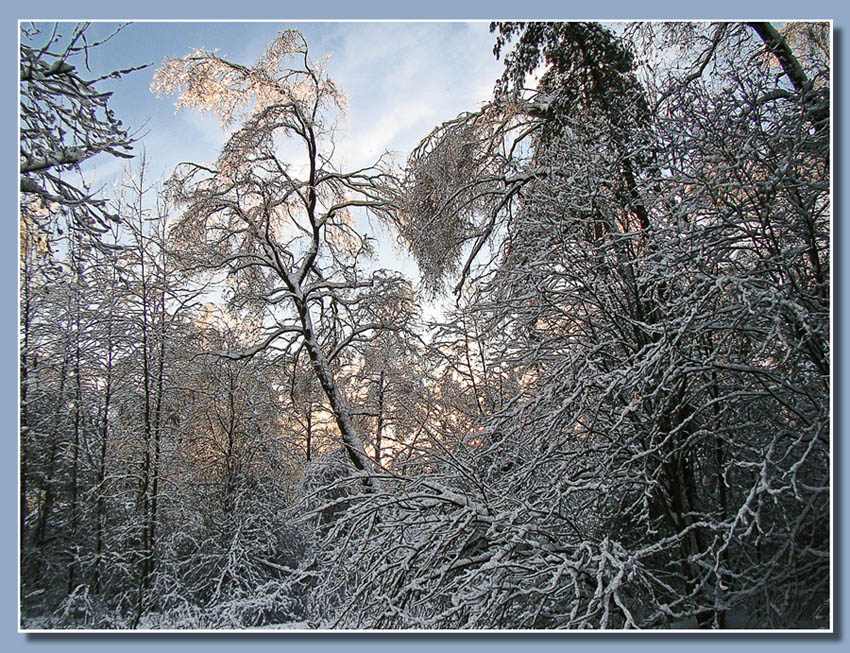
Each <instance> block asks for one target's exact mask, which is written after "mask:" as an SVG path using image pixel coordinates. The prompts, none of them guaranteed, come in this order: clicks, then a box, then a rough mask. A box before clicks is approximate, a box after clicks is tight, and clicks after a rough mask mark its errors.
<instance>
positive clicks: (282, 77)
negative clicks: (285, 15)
mask: <svg viewBox="0 0 850 653" xmlns="http://www.w3.org/2000/svg"><path fill="white" fill-rule="evenodd" d="M154 88H155V90H156V91H157V92H158V93H160V94H162V93H170V92H179V93H180V100H179V103H178V106H179V107H187V108H188V107H197V108H199V109H201V110H207V111H212V112H214V113H215V114H216V115H217V116H218V117H219V118H220V119H221V120H222V121H223V123H224V124H226V125H232V124H234V123H236V124H237V127H236V128H235V130H234V131H233V133H232V134H231V135H230V137H229V139H228V141H227V143H226V144H225V146H224V147H223V149H222V151H221V153H220V155H219V157H218V160H217V161H216V163H215V164H214V166H212V167H210V166H205V165H199V164H184V165H182V166H181V167H180V168H179V169H178V171H177V172H176V173H175V175H174V176H173V177H172V179H171V181H170V190H171V193H172V195H173V197H174V198H175V200H176V201H177V202H178V203H179V204H180V205H181V206H182V207H183V214H182V216H181V218H180V219H179V221H178V222H177V224H176V225H175V227H174V229H173V231H172V236H173V242H174V243H175V249H176V250H177V251H178V252H179V255H180V256H181V257H182V260H183V264H184V265H185V266H186V267H187V268H191V269H194V270H197V271H199V272H200V271H222V272H224V273H226V275H227V283H228V284H229V286H230V291H231V295H230V301H231V304H232V305H233V306H234V307H240V308H242V309H244V310H246V311H250V312H252V314H253V315H254V316H256V319H257V320H258V323H259V324H260V325H261V331H262V333H261V334H258V337H257V339H256V342H255V344H254V345H253V346H252V347H251V348H249V349H247V350H245V351H242V352H230V355H231V356H236V357H239V356H250V355H252V354H254V353H256V352H259V351H261V350H264V349H267V348H275V349H276V350H280V351H288V352H295V351H298V350H303V351H304V352H306V354H307V355H308V356H309V359H310V361H311V364H312V367H313V371H314V373H315V375H316V378H317V379H318V382H319V385H320V386H321V388H322V390H323V392H324V394H325V396H326V398H327V401H328V405H329V407H330V410H331V412H332V414H333V415H334V418H335V421H336V424H337V427H338V429H339V433H340V436H341V438H342V442H343V445H344V447H345V450H346V451H347V452H348V455H349V458H350V461H351V463H352V465H353V466H354V468H356V469H357V470H359V471H360V472H362V473H364V474H365V476H364V482H365V483H367V484H372V485H374V484H375V481H374V479H372V480H370V477H369V473H370V472H371V470H372V462H371V459H370V458H369V456H368V455H367V453H366V450H365V448H364V445H363V441H362V439H361V436H360V434H359V433H358V432H357V430H356V428H355V426H354V423H353V421H352V415H351V403H350V401H349V400H348V399H346V398H345V397H344V393H343V389H342V388H341V387H340V385H339V383H338V382H337V380H336V378H335V374H334V371H333V365H334V362H335V360H336V359H337V358H338V357H339V356H340V355H341V354H342V353H343V352H344V351H345V349H346V348H347V347H349V346H350V345H351V344H352V343H353V342H356V341H358V340H360V339H362V338H363V337H364V336H366V335H368V334H373V333H376V332H378V331H381V330H383V329H394V328H396V325H395V324H393V323H392V321H389V322H387V321H386V320H384V319H383V317H382V314H380V313H375V314H373V312H372V311H371V310H370V307H371V306H372V305H373V304H374V303H375V301H376V298H378V297H381V296H382V295H393V294H395V293H396V288H397V286H398V285H399V283H400V279H399V278H398V277H397V276H396V275H393V274H389V273H384V272H377V273H374V274H369V273H367V272H365V271H364V268H363V266H362V261H363V259H364V257H366V256H367V255H368V254H369V251H370V249H371V244H370V242H369V239H368V237H367V236H364V235H362V234H361V233H360V232H358V231H357V230H356V229H355V217H356V216H354V215H353V212H354V211H360V210H370V211H372V212H375V213H381V212H383V211H384V210H385V202H384V200H382V199H381V197H380V196H379V195H378V193H377V192H376V187H377V184H378V183H379V182H380V181H381V180H382V178H383V177H384V173H383V172H382V171H381V170H379V169H377V168H374V167H372V168H364V169H361V170H355V171H350V172H346V171H341V170H339V169H338V168H337V167H336V166H335V164H334V161H333V155H334V141H333V138H334V129H335V121H336V119H337V115H338V112H339V111H341V110H342V109H343V107H344V98H343V95H342V92H341V90H340V89H339V88H338V87H337V86H336V85H335V84H334V82H333V80H331V79H330V78H329V77H328V75H327V74H326V72H325V70H324V67H323V64H322V62H314V61H311V60H310V58H309V54H308V48H307V44H306V42H305V41H304V38H303V36H302V35H301V34H300V33H298V32H297V31H293V30H288V31H285V32H283V33H281V34H280V35H279V36H278V37H277V38H275V39H274V40H273V41H272V42H271V43H270V44H269V46H268V48H267V50H266V53H265V54H264V55H263V56H262V57H261V58H260V60H259V61H258V62H257V63H256V64H255V65H254V66H252V67H247V66H243V65H241V64H237V63H232V62H229V61H226V60H225V59H223V58H221V57H219V56H217V55H215V54H213V53H210V52H202V51H199V52H194V53H192V54H190V55H187V56H186V57H183V58H182V59H174V60H169V61H167V62H166V63H165V65H164V66H163V67H162V68H161V69H160V70H159V71H157V74H156V76H155V80H154Z"/></svg>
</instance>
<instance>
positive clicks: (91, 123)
mask: <svg viewBox="0 0 850 653" xmlns="http://www.w3.org/2000/svg"><path fill="white" fill-rule="evenodd" d="M89 26H90V24H89V23H80V24H76V25H71V24H60V23H57V24H54V25H52V26H49V27H48V28H47V31H46V32H42V29H44V26H37V25H30V26H26V25H23V24H22V26H21V43H20V83H21V88H20V118H21V133H20V148H21V156H20V190H21V192H22V193H23V194H24V196H25V197H31V196H34V197H38V198H40V199H41V201H42V202H43V203H57V204H59V205H60V206H62V207H64V208H65V209H66V210H67V211H68V212H69V213H70V214H71V215H73V216H74V219H73V221H72V226H73V227H74V228H76V229H79V230H81V231H82V232H84V233H86V234H88V235H89V236H92V237H93V238H94V242H95V243H97V242H98V240H99V239H98V236H99V234H102V233H104V232H105V231H106V230H107V229H108V226H109V223H110V222H111V221H114V220H115V219H116V216H115V215H114V214H113V213H111V212H110V210H109V208H108V204H107V200H106V199H105V198H98V197H96V196H95V195H94V194H93V193H92V192H90V191H89V190H88V189H87V188H86V187H85V186H84V185H82V184H81V183H79V182H72V181H69V180H68V175H67V173H69V172H71V171H79V168H80V164H82V163H83V162H84V161H87V160H89V159H91V158H93V157H96V156H98V155H101V154H107V155H111V156H116V157H120V158H130V157H131V156H132V154H131V153H130V152H131V149H132V144H133V142H134V136H133V134H131V133H130V132H129V131H128V130H127V128H125V127H124V126H123V125H122V123H121V121H120V120H119V119H118V118H117V117H116V116H115V114H114V113H113V111H112V109H110V107H109V98H110V96H111V95H112V93H110V92H103V91H101V90H100V87H99V86H98V85H99V83H100V82H102V81H104V80H106V79H108V78H120V77H122V76H124V75H127V74H129V73H131V72H133V71H136V70H141V69H142V68H145V67H146V66H137V67H133V68H128V69H124V70H116V71H112V72H110V73H108V74H106V75H102V76H100V77H95V78H91V79H89V78H87V76H86V75H85V73H83V72H82V71H80V70H78V68H77V66H78V65H79V63H80V61H82V64H83V65H85V66H86V67H88V53H89V49H90V48H95V47H99V46H102V45H103V44H105V43H107V42H108V41H109V40H110V39H111V38H112V37H113V36H114V35H115V34H116V33H117V32H118V31H120V30H121V29H122V28H123V26H121V27H119V28H118V29H116V30H115V31H114V32H113V33H112V34H110V35H109V36H107V37H105V38H103V39H100V40H97V41H92V42H90V41H89V39H88V37H87V34H86V32H87V30H88V29H89ZM60 30H62V31H65V30H68V31H69V32H70V33H68V32H66V36H63V34H62V33H61V32H60ZM38 39H41V41H42V42H41V43H36V41H37V40H38Z"/></svg>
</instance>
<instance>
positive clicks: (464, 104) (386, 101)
mask: <svg viewBox="0 0 850 653" xmlns="http://www.w3.org/2000/svg"><path fill="white" fill-rule="evenodd" d="M116 26H117V23H112V22H96V23H94V24H93V25H92V26H91V28H90V29H89V30H88V32H87V35H88V36H89V38H90V39H91V38H94V37H101V38H102V37H103V36H106V35H107V34H109V33H111V32H112V31H113V30H114V29H115V27H116ZM62 27H63V28H64V29H65V31H66V32H67V33H70V32H71V30H72V28H73V24H72V23H67V24H64V25H63V26H62ZM290 28H296V29H298V30H299V31H301V32H302V33H303V34H304V36H305V38H306V40H307V43H308V46H309V48H310V52H311V55H312V58H313V59H319V58H320V57H323V56H325V55H330V59H329V60H328V62H327V69H328V72H329V74H330V75H331V77H332V78H333V79H334V80H335V81H336V82H337V84H338V85H340V86H341V87H342V88H343V89H344V91H345V92H346V94H347V95H348V100H349V108H348V111H347V112H346V115H345V118H344V120H343V121H342V122H340V124H339V128H340V129H339V132H338V137H337V153H338V164H343V165H345V166H346V167H358V168H359V167H362V166H365V165H369V164H371V163H373V162H374V161H375V160H376V159H377V158H378V157H379V156H380V155H381V154H382V153H383V152H384V151H386V150H390V151H392V152H395V153H397V154H398V157H399V160H400V162H403V161H404V159H405V158H406V156H407V154H408V153H409V152H410V150H411V149H412V148H413V147H415V145H416V144H417V143H418V142H419V141H420V140H421V139H422V138H423V137H424V136H426V135H427V134H428V133H429V132H430V131H431V129H432V128H433V127H434V126H436V125H437V124H439V123H441V122H443V121H445V120H449V119H451V118H454V117H455V116H456V115H457V114H458V113H460V112H462V111H470V110H474V109H476V108H478V107H479V106H481V104H482V103H483V102H485V101H486V100H487V99H488V98H489V97H490V96H491V93H492V89H493V85H494V82H495V80H496V79H497V77H498V76H499V75H500V74H501V70H502V64H501V62H499V61H497V60H496V58H495V57H494V55H493V53H492V48H493V42H494V36H493V35H492V34H490V32H489V23H488V22H486V21H482V22H290V23H282V22H277V21H275V22H226V23H222V22H138V23H133V24H130V25H127V26H126V27H125V28H124V29H123V30H121V31H120V32H119V33H118V34H116V35H115V36H114V37H113V38H112V39H111V40H110V41H109V42H108V43H106V44H104V45H102V46H100V47H98V48H93V49H92V50H91V52H90V57H89V64H90V66H91V69H92V73H93V74H103V73H107V72H110V71H112V70H116V69H123V68H129V67H132V66H138V65H141V64H145V63H150V64H152V65H151V66H150V67H149V68H147V69H145V70H142V71H139V72H135V73H132V74H131V75H128V76H126V77H124V78H122V79H121V80H118V81H114V82H113V81H112V80H106V81H104V82H102V83H101V85H102V87H103V88H104V89H105V90H106V89H108V90H113V91H114V95H113V97H112V99H111V100H110V106H111V107H112V108H113V110H114V111H115V113H116V115H117V116H118V117H119V118H120V119H121V120H122V121H123V122H124V124H125V126H127V127H129V128H131V129H134V130H135V129H141V130H142V133H141V141H140V142H139V144H138V145H137V147H136V151H137V152H140V151H141V150H142V148H143V149H144V151H145V153H146V155H147V159H148V163H149V166H150V172H151V173H153V174H152V176H153V177H154V178H156V177H161V178H163V179H164V178H166V177H167V176H168V175H170V174H171V172H172V171H173V169H174V167H175V165H176V164H178V163H179V162H181V161H195V162H205V161H212V160H214V159H215V157H216V155H217V153H218V151H219V148H220V147H221V146H222V144H223V143H224V140H225V138H226V135H227V132H226V131H225V130H224V129H223V128H222V127H221V126H220V125H219V123H218V121H217V119H216V118H215V117H214V116H211V115H202V114H200V113H198V112H197V111H181V112H180V113H175V107H174V103H175V101H176V98H175V97H173V96H172V97H163V98H157V97H156V96H155V95H154V94H153V93H151V91H150V83H151V80H152V77H153V74H154V72H155V71H156V69H157V68H158V67H159V66H160V64H161V63H162V62H163V60H164V59H165V58H168V57H180V56H183V55H185V54H188V53H189V52H191V51H193V50H195V49H201V48H202V49H207V50H216V51H217V52H218V54H219V55H221V56H223V57H225V58H227V59H229V60H231V61H235V62H238V63H241V64H246V65H251V64H253V63H254V62H255V61H256V60H257V59H258V58H259V56H260V55H261V54H262V52H263V51H264V49H265V47H266V46H267V44H268V43H269V42H270V41H271V40H272V39H273V38H274V37H275V35H276V34H277V33H278V32H280V31H281V30H283V29H290ZM36 42H38V43H40V41H36ZM77 65H78V66H79V65H81V62H80V61H78V62H77ZM92 164H93V167H92V168H90V169H89V170H88V173H87V176H88V178H89V179H93V180H96V185H100V184H101V183H111V181H110V180H114V179H115V178H116V177H117V175H119V174H120V173H121V171H122V168H124V167H125V166H127V162H126V161H123V160H120V159H114V158H111V157H106V156H101V157H97V158H95V159H93V160H92ZM362 227H363V228H364V229H369V230H370V231H371V232H372V235H373V236H377V237H378V238H379V243H380V245H379V247H378V261H377V265H379V266H380V267H387V268H395V269H400V270H402V271H403V272H405V273H406V274H407V275H409V276H412V275H415V273H416V269H415V266H414V265H413V263H412V261H411V259H410V258H409V257H408V256H407V255H406V254H405V252H404V251H402V250H400V249H399V248H398V247H394V246H393V245H392V242H393V239H392V238H391V237H390V236H389V235H388V234H387V233H386V232H383V231H381V230H380V229H374V230H373V229H370V225H367V224H365V223H364V224H363V225H362Z"/></svg>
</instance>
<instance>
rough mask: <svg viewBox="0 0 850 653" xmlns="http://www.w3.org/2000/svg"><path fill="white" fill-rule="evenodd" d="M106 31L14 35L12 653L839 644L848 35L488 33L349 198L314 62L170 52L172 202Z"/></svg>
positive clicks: (681, 30) (705, 30)
mask: <svg viewBox="0 0 850 653" xmlns="http://www.w3.org/2000/svg"><path fill="white" fill-rule="evenodd" d="M133 27H134V26H132V25H131V26H128V27H126V28H124V27H121V28H119V29H121V30H124V29H126V30H132V29H133ZM89 30H90V26H89V25H86V24H81V25H68V24H58V25H56V26H48V27H47V28H45V26H44V25H38V26H35V25H29V24H27V25H25V24H22V25H21V31H20V53H21V57H20V117H21V120H20V125H21V126H20V162H21V163H20V212H19V225H20V230H19V233H20V240H19V242H20V248H19V253H20V259H19V265H20V275H19V279H20V287H19V302H20V306H19V314H20V339H19V343H20V347H19V355H20V371H19V380H20V395H19V397H20V409H19V411H20V412H19V421H20V445H19V451H20V477H19V478H20V497H19V500H20V524H19V535H20V588H19V589H20V606H21V627H22V628H24V629H28V630H40V629H67V628H74V629H246V628H257V627H263V628H308V629H322V630H330V629H395V630H402V629H429V630H430V629H487V630H489V629H597V630H598V629H604V630H609V629H669V628H699V629H723V628H739V629H740V628H744V629H747V628H759V629H829V628H831V627H832V621H831V615H832V585H831V565H832V560H833V559H832V540H831V536H832V522H831V511H832V501H831V497H832V489H831V488H832V485H831V451H832V450H831V433H832V421H831V412H830V407H831V391H832V390H831V388H832V382H831V379H832V348H831V296H832V285H831V269H832V266H831V260H832V259H831V247H832V239H831V223H832V203H831V186H832V184H831V179H832V167H831V166H832V163H831V162H832V156H831V155H832V153H831V148H830V143H831V125H832V116H831V107H832V101H831V79H832V74H831V51H832V47H831V43H832V40H831V39H832V33H831V25H830V24H829V23H826V22H808V23H804V22H786V23H768V22H750V23H743V22H741V23H734V22H717V23H710V22H700V23H684V22H671V23H661V22H652V23H642V22H632V23H626V24H601V23H595V22H524V23H523V22H501V23H493V24H492V25H490V32H492V43H493V55H494V56H495V57H497V58H498V60H499V61H500V62H501V64H500V65H501V69H502V73H501V76H500V77H498V78H497V79H493V80H492V88H493V92H492V93H491V95H490V96H489V98H484V97H482V98H481V100H482V102H481V103H480V104H479V105H477V106H470V107H469V108H468V110H467V111H465V112H463V113H461V114H460V115H456V116H443V117H441V120H442V121H441V122H439V124H436V125H435V126H434V127H433V129H432V130H431V131H430V132H429V133H423V134H422V135H421V140H420V142H419V143H418V145H417V146H416V147H415V148H413V149H412V151H410V152H409V153H405V156H403V157H402V156H399V155H398V154H393V153H389V152H388V153H385V154H379V155H378V156H376V157H375V158H374V160H373V161H372V162H371V163H370V164H368V165H359V164H357V165H351V164H350V163H349V162H348V160H347V158H346V157H345V156H343V155H342V154H341V152H343V151H344V150H345V139H346V138H347V137H350V134H347V133H346V132H345V131H344V130H342V129H341V128H340V125H341V124H343V122H344V119H345V118H344V117H345V113H346V111H347V110H348V109H349V107H348V97H347V96H346V94H345V90H344V89H343V88H341V86H340V85H339V84H338V83H337V82H336V81H334V79H333V78H332V76H331V72H332V70H333V66H332V65H331V64H330V63H329V61H328V59H327V58H326V57H323V56H322V55H324V54H326V53H323V52H320V53H314V52H313V51H311V49H310V47H309V45H308V43H307V39H306V38H305V36H304V35H303V34H302V33H301V32H300V31H298V30H297V29H293V28H289V29H281V31H280V32H279V33H278V35H277V36H276V37H275V38H274V39H273V40H272V41H271V42H270V43H269V44H268V46H267V48H266V49H265V51H264V52H263V53H262V54H261V56H260V57H259V58H258V59H257V60H255V61H237V60H233V59H231V58H229V57H227V56H225V55H223V54H221V53H220V52H218V51H217V50H212V49H203V48H201V49H192V48H191V47H190V46H188V45H187V46H186V47H185V51H186V54H185V56H182V57H179V58H168V59H166V60H165V61H164V62H162V63H161V64H160V65H159V66H158V67H156V69H155V72H153V77H152V84H151V92H152V93H154V94H155V95H156V96H157V97H159V98H163V100H162V101H164V98H166V97H168V98H170V99H171V100H172V101H176V106H177V108H178V110H179V111H180V112H181V115H182V116H184V117H185V116H189V117H191V119H193V120H194V119H199V117H200V115H201V114H203V113H205V114H208V116H209V117H211V118H213V119H214V120H216V121H218V123H220V125H221V128H222V129H223V130H224V133H225V134H226V138H225V142H224V144H223V146H222V147H221V148H220V150H219V151H218V152H217V154H216V157H215V159H214V160H213V161H186V162H184V163H181V164H180V165H178V166H177V167H176V168H174V169H173V170H172V171H170V174H169V176H168V178H167V179H166V180H165V181H164V182H162V183H160V181H158V180H155V179H152V178H151V173H150V159H149V155H148V153H146V152H145V151H142V152H138V150H139V149H140V148H135V149H134V145H136V144H138V143H140V142H141V143H142V144H143V143H144V139H145V138H147V136H144V137H142V136H139V133H138V132H134V131H132V130H130V129H128V128H127V127H125V126H124V125H123V123H122V122H121V120H119V118H118V116H116V114H115V111H114V110H113V107H112V105H111V104H110V102H111V101H113V99H114V97H118V95H119V94H120V93H121V82H122V80H124V78H125V77H127V76H132V75H137V74H139V71H141V70H143V69H144V67H145V66H144V65H142V64H141V63H140V64H139V65H138V66H133V67H130V68H126V69H121V70H116V71H113V72H111V73H108V74H106V75H103V76H100V75H94V74H87V73H86V72H84V71H85V70H87V65H88V57H89V53H90V50H94V49H98V50H102V49H108V48H110V47H111V45H112V44H111V43H110V42H109V40H110V38H111V37H109V38H107V39H94V38H89V37H88V36H87V34H88V32H89ZM384 65H389V64H386V62H385V64H384ZM376 72H377V73H379V72H380V71H376ZM107 79H108V80H118V82H119V83H117V85H116V90H115V91H114V92H113V91H104V90H103V88H102V86H103V83H104V80H107ZM115 157H118V158H128V159H133V162H132V163H131V164H130V165H129V166H128V167H127V169H126V173H125V174H124V176H123V177H122V179H121V181H120V183H118V184H116V185H115V187H114V189H112V190H102V191H98V192H93V191H92V190H91V189H90V188H89V185H88V184H86V183H85V182H84V181H82V179H83V178H85V177H84V176H81V175H80V172H81V169H82V167H84V166H85V164H86V161H88V160H89V159H92V158H97V159H98V160H100V161H102V160H104V159H109V158H115ZM77 178H79V179H80V180H79V181H74V180H75V179H77ZM381 234H389V235H390V237H391V238H392V239H393V240H395V241H396V242H395V246H396V247H397V248H399V249H400V250H402V251H404V252H405V253H406V254H409V255H410V256H411V257H412V259H413V261H415V264H416V268H417V269H416V271H415V273H413V274H409V273H408V272H406V271H405V270H403V269H390V268H382V267H380V265H379V264H378V259H379V258H380V256H379V255H380V254H381V249H382V248H385V247H386V243H385V239H383V236H381ZM435 306H439V307H440V308H439V310H436V309H435V308H434V307H435ZM426 308H427V310H426ZM426 315H427V317H426Z"/></svg>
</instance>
